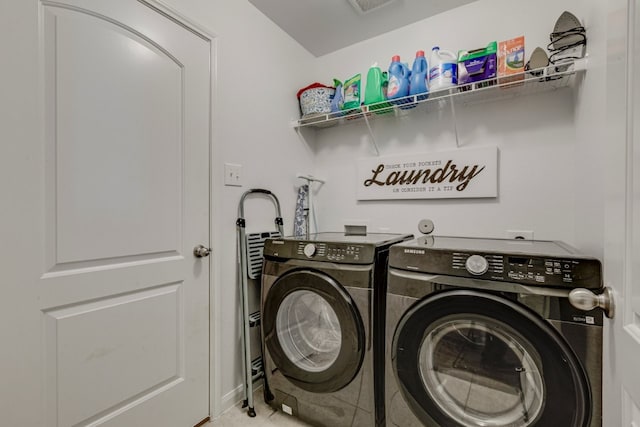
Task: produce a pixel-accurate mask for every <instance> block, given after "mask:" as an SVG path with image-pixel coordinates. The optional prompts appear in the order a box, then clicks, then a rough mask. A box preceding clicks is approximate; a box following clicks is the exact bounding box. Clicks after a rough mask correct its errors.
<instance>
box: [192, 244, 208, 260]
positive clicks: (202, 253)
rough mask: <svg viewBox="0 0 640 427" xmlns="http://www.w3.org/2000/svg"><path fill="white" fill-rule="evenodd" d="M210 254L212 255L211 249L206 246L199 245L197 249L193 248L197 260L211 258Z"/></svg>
mask: <svg viewBox="0 0 640 427" xmlns="http://www.w3.org/2000/svg"><path fill="white" fill-rule="evenodd" d="M210 253H211V248H207V247H206V246H202V245H198V246H196V247H195V248H193V254H194V255H195V256H196V257H197V258H204V257H206V256H209V254H210Z"/></svg>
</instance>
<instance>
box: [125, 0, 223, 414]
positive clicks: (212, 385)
mask: <svg viewBox="0 0 640 427" xmlns="http://www.w3.org/2000/svg"><path fill="white" fill-rule="evenodd" d="M137 1H139V2H140V3H142V4H144V5H146V6H148V7H150V8H151V9H154V10H156V11H157V12H158V13H161V14H162V15H164V16H166V17H167V18H168V19H171V20H172V21H174V22H176V23H177V24H179V25H181V26H182V27H184V28H186V29H187V30H189V31H191V32H192V33H193V34H195V35H197V36H198V37H200V38H201V39H203V40H205V41H206V42H207V43H208V44H209V246H211V247H213V242H215V241H217V239H218V238H220V237H221V235H220V234H221V233H220V232H219V230H218V229H217V227H216V226H215V224H214V219H215V218H218V217H220V215H219V214H216V212H217V211H216V210H215V209H214V206H215V204H214V200H216V199H217V190H216V189H215V188H216V187H215V186H214V173H213V168H214V160H215V158H214V142H215V141H214V128H213V126H214V121H215V120H214V117H215V110H214V106H215V102H214V100H215V99H216V95H217V81H218V36H217V35H216V33H215V32H214V31H211V30H210V29H209V28H208V27H206V26H205V25H202V24H201V23H199V22H196V21H194V20H193V19H192V18H189V17H187V16H186V15H184V14H183V13H182V12H179V11H178V10H176V9H174V8H173V7H171V6H169V5H167V4H166V3H165V2H163V1H161V0H137ZM220 270H221V269H220V257H218V256H217V253H216V251H215V248H214V251H213V253H212V254H211V261H210V262H209V417H210V419H212V420H213V419H214V418H216V417H217V416H218V415H219V414H220V411H221V401H220V396H221V395H222V390H221V384H220V383H219V382H216V379H217V378H220V364H219V363H218V361H219V358H218V357H216V355H217V354H219V350H220V348H221V347H220V333H219V332H220V331H219V327H220V318H219V313H220V307H219V302H220V298H219V296H220V295H219V293H220V292H219V288H220V287H219V286H216V284H218V283H220V277H218V276H219V272H220Z"/></svg>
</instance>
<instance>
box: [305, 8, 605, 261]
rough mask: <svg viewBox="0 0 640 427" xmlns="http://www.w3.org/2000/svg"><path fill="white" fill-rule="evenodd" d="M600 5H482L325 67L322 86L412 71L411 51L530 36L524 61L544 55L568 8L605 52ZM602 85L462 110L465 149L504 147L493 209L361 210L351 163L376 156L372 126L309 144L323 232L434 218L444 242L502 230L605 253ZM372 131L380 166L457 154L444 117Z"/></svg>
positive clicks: (462, 205) (466, 205) (475, 203)
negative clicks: (385, 159)
mask: <svg viewBox="0 0 640 427" xmlns="http://www.w3.org/2000/svg"><path fill="white" fill-rule="evenodd" d="M597 7H599V8H601V6H597V2H595V1H590V2H580V1H577V0H563V1H560V2H557V1H551V0H544V1H537V2H523V1H517V2H514V1H512V0H481V1H478V2H474V3H472V4H469V5H466V6H463V7H461V8H458V9H455V10H452V11H449V12H445V13H443V14H440V15H437V16H435V17H432V18H429V19H427V20H424V21H421V22H418V23H416V24H413V25H410V26H407V27H404V28H402V29H400V30H397V31H394V32H390V33H387V34H384V35H382V36H380V37H376V38H373V39H370V40H367V41H365V42H363V43H359V44H357V45H354V46H351V47H348V48H345V49H342V50H340V51H338V52H335V53H333V54H330V55H326V56H324V57H321V58H319V60H318V61H317V62H316V64H315V66H314V68H315V76H316V79H322V80H321V81H327V80H329V79H330V78H331V77H334V76H335V77H338V78H341V79H343V80H344V79H345V78H348V77H350V76H352V75H354V74H355V73H358V72H360V73H362V75H363V78H364V76H366V72H367V69H368V67H369V66H370V65H371V64H372V63H373V62H378V64H380V65H381V66H382V68H383V69H384V68H387V67H388V64H389V62H390V60H391V56H392V55H394V54H399V55H401V58H402V60H403V61H406V62H408V63H409V65H411V63H412V61H413V58H414V56H415V51H416V50H419V49H422V50H425V51H426V52H430V50H431V47H432V46H433V45H436V44H437V45H439V46H440V47H441V48H443V49H449V50H452V51H454V52H455V51H457V50H459V49H473V48H478V47H483V46H485V45H486V44H487V43H488V42H490V41H492V40H498V41H499V40H505V39H508V38H512V37H516V36H519V35H525V37H526V55H527V57H528V56H529V55H530V53H531V51H532V50H533V49H534V48H535V47H536V46H540V47H543V48H545V47H546V45H547V43H548V40H549V33H550V32H551V31H552V30H553V25H554V23H555V21H556V19H557V17H558V16H559V15H560V14H561V13H562V12H563V11H564V10H569V11H572V12H573V13H576V14H577V15H579V16H580V17H584V18H588V24H589V25H590V26H592V27H593V28H594V30H595V31H594V33H593V35H594V36H596V35H597V36H598V37H599V40H596V41H595V43H594V46H600V45H601V44H602V43H603V37H602V32H603V27H604V24H603V20H604V17H603V16H601V17H599V16H598V15H597V14H596V13H595V11H596V10H597ZM589 31H590V30H589ZM591 36H592V34H591V32H590V33H589V37H591ZM590 43H591V42H590ZM590 48H591V45H590ZM594 55H596V56H599V57H600V60H601V55H600V53H599V52H594ZM427 56H429V54H428V53H427ZM600 78H601V76H600V75H599V74H598V75H595V74H594V75H593V76H591V75H590V71H589V72H587V73H586V78H585V79H584V81H582V82H581V83H580V84H579V87H578V88H576V90H573V91H572V90H561V91H557V92H552V93H544V94H537V95H531V96H523V97H519V98H516V99H510V100H503V101H498V102H494V103H484V104H481V105H474V106H469V107H463V108H458V110H457V115H458V120H457V124H458V131H459V136H460V142H461V147H463V148H464V147H479V146H487V145H497V146H498V147H499V151H500V154H499V184H498V185H499V187H498V188H499V190H498V192H499V197H498V198H497V199H475V200H473V199H463V200H414V201H368V202H358V201H356V197H355V188H356V187H355V186H356V182H355V170H354V166H355V159H356V158H358V157H369V156H373V155H374V154H373V152H372V149H371V148H370V145H369V142H368V141H369V136H368V133H367V128H366V126H365V124H364V123H362V122H360V123H358V124H353V125H348V126H341V127H334V128H329V129H325V130H321V131H318V132H316V135H315V138H313V137H311V138H310V140H311V141H315V142H311V143H310V146H311V147H312V148H313V150H314V152H315V153H316V156H315V159H316V175H317V176H319V177H322V178H326V180H327V183H326V184H325V185H324V186H323V187H321V188H320V189H319V191H318V194H317V198H316V201H317V203H316V206H317V212H318V217H319V222H320V226H321V228H322V229H325V230H333V229H336V230H339V229H342V226H343V224H344V223H345V222H357V223H367V224H368V225H369V227H370V229H371V230H391V231H397V232H412V233H417V229H416V225H417V222H418V220H419V219H421V218H431V219H432V220H434V222H435V224H436V233H437V234H442V235H468V236H494V237H506V235H505V231H506V230H507V229H519V230H533V231H534V232H535V238H537V239H560V240H564V241H566V242H568V243H572V244H574V245H578V246H581V247H582V248H584V250H588V251H590V252H592V253H594V255H601V248H602V210H603V207H602V203H603V200H602V186H601V177H602V168H601V166H600V165H599V164H598V162H594V161H593V159H597V158H598V157H599V155H600V151H601V148H600V144H601V142H600V141H599V140H598V139H597V138H595V137H594V135H593V133H594V132H595V130H596V129H597V126H599V123H598V120H599V115H600V114H601V113H602V111H603V108H604V107H603V106H602V105H601V103H600V104H598V103H597V102H594V101H597V99H598V98H599V97H600V96H602V91H603V90H604V89H603V88H604V82H603V81H601V80H600ZM363 84H364V82H363ZM373 127H374V135H375V138H376V140H377V142H378V145H379V148H380V152H381V153H380V154H381V155H382V156H384V155H395V154H399V153H425V152H426V153H428V152H433V151H436V150H449V149H455V148H456V144H455V138H454V133H453V128H452V122H451V113H450V110H449V109H448V108H446V109H444V110H443V111H441V112H433V113H429V114H413V115H411V116H410V117H406V118H402V119H396V118H390V119H386V118H385V119H377V120H376V121H374V124H373ZM585 210H586V211H585ZM587 231H588V233H589V234H587Z"/></svg>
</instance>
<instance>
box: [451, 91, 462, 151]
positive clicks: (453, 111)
mask: <svg viewBox="0 0 640 427" xmlns="http://www.w3.org/2000/svg"><path fill="white" fill-rule="evenodd" d="M454 102H455V101H454V97H453V96H452V97H451V98H449V103H450V104H451V120H452V121H453V133H454V134H455V136H456V147H458V148H460V139H459V138H458V119H457V118H456V107H455V105H454Z"/></svg>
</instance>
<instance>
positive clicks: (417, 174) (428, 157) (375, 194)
mask: <svg viewBox="0 0 640 427" xmlns="http://www.w3.org/2000/svg"><path fill="white" fill-rule="evenodd" d="M357 176H358V178H357V179H358V182H357V197H358V200H386V199H462V198H472V197H497V196H498V148H497V147H483V148H473V149H458V150H452V151H440V152H435V153H426V154H411V155H403V156H393V157H368V158H362V159H358V161H357Z"/></svg>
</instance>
